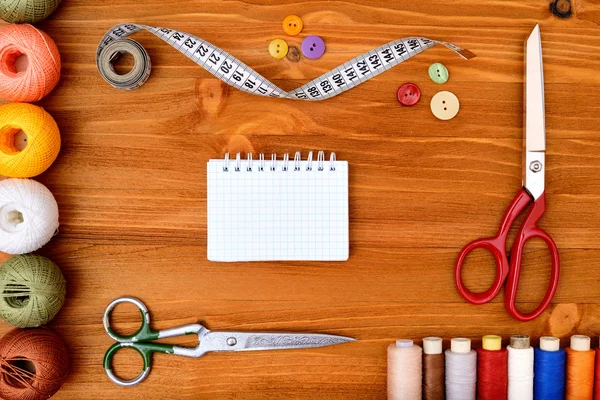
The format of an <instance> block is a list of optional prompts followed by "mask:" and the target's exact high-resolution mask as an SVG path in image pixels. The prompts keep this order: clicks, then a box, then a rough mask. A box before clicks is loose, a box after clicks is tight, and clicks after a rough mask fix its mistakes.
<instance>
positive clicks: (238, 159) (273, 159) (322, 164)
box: [223, 151, 336, 172]
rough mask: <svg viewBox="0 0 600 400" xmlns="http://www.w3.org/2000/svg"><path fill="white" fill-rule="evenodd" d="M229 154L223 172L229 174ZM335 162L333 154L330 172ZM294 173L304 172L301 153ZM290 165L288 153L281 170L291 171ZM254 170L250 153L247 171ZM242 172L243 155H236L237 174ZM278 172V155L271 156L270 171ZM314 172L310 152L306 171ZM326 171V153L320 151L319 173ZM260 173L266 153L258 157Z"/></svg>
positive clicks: (296, 155)
mask: <svg viewBox="0 0 600 400" xmlns="http://www.w3.org/2000/svg"><path fill="white" fill-rule="evenodd" d="M229 161H230V160H229V153H225V159H224V164H225V165H224V166H223V172H229ZM335 162H336V157H335V153H333V152H332V153H331V155H330V156H329V171H332V172H333V171H335ZM293 163H294V169H293V170H294V171H295V172H298V171H301V170H302V155H301V153H300V152H299V151H297V152H296V153H295V154H294V161H293ZM289 164H290V155H289V154H288V153H286V154H284V155H283V165H282V167H281V170H282V171H284V172H287V171H288V170H289ZM253 169H254V160H253V158H252V153H248V156H247V159H246V171H247V172H252V171H253ZM241 170H242V156H241V153H236V155H235V167H234V171H235V172H240V171H241ZM276 170H277V154H271V163H270V165H269V169H268V171H271V172H274V171H276ZM312 170H313V152H312V151H310V152H309V153H308V157H307V158H306V171H312ZM324 170H325V152H324V151H319V152H318V153H317V171H324ZM258 171H259V172H265V155H264V153H260V155H259V157H258Z"/></svg>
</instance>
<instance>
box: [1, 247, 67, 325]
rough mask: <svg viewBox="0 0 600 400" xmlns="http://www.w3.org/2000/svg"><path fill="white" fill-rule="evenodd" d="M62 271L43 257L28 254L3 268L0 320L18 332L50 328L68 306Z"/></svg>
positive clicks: (5, 264)
mask: <svg viewBox="0 0 600 400" xmlns="http://www.w3.org/2000/svg"><path fill="white" fill-rule="evenodd" d="M66 291H67V284H66V281H65V278H64V277H63V274H62V272H60V268H58V266H57V265H56V264H54V263H53V262H52V261H50V260H48V259H47V258H45V257H42V256H36V255H33V254H25V255H20V256H15V257H13V258H11V259H10V260H8V261H6V262H4V263H2V264H0V297H1V299H0V318H1V319H3V320H4V321H6V322H8V323H9V324H11V325H14V326H18V327H19V328H31V327H36V326H40V325H44V324H47V323H48V322H50V320H51V319H52V318H54V316H55V315H56V313H58V310H60V308H61V307H62V305H63V304H64V303H65V294H66Z"/></svg>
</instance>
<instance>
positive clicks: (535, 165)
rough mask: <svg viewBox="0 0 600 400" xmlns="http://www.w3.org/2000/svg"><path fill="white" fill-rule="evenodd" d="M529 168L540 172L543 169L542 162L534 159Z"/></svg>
mask: <svg viewBox="0 0 600 400" xmlns="http://www.w3.org/2000/svg"><path fill="white" fill-rule="evenodd" d="M529 169H530V170H532V171H533V172H540V171H541V170H542V163H541V162H539V161H532V162H531V164H529Z"/></svg>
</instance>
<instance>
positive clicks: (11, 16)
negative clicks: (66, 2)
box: [0, 0, 60, 24]
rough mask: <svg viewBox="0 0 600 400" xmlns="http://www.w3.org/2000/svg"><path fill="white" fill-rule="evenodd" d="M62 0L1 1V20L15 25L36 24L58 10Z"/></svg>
mask: <svg viewBox="0 0 600 400" xmlns="http://www.w3.org/2000/svg"><path fill="white" fill-rule="evenodd" d="M59 4H60V0H0V18H2V19H3V20H5V21H6V22H10V23H13V24H23V23H28V24H35V23H36V22H38V21H41V20H43V19H46V18H48V17H49V16H50V14H52V13H53V12H54V10H56V8H57V7H58V5H59Z"/></svg>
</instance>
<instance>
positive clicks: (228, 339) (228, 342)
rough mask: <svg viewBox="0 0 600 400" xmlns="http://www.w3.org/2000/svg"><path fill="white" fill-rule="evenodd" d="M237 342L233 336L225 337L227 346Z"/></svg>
mask: <svg viewBox="0 0 600 400" xmlns="http://www.w3.org/2000/svg"><path fill="white" fill-rule="evenodd" d="M236 344H237V339H236V338H234V337H229V338H227V345H228V346H235V345H236Z"/></svg>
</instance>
